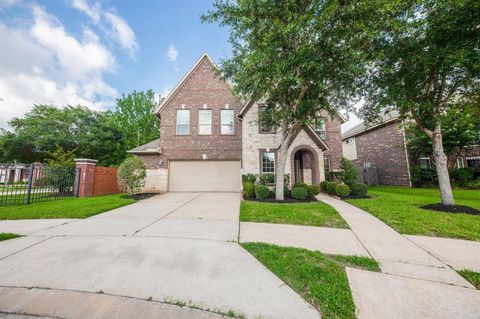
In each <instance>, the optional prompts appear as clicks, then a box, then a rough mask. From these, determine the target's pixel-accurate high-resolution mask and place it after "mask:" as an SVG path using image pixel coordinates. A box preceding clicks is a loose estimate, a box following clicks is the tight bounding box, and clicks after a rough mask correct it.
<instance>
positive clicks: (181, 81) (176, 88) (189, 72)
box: [155, 52, 228, 114]
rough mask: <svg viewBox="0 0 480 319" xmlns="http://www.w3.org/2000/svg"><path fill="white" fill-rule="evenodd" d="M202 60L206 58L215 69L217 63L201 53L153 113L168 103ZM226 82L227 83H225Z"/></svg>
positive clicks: (158, 111) (206, 54) (157, 112)
mask: <svg viewBox="0 0 480 319" xmlns="http://www.w3.org/2000/svg"><path fill="white" fill-rule="evenodd" d="M203 60H207V61H208V62H209V63H210V64H211V65H212V66H213V67H214V68H215V69H217V68H218V67H217V65H216V64H215V62H213V60H212V59H211V58H210V56H209V55H208V53H206V52H205V53H204V54H202V56H201V57H200V58H199V59H198V60H197V62H195V64H194V65H193V66H192V67H191V69H190V70H188V72H187V73H186V74H185V75H184V76H183V78H182V79H181V80H180V81H179V82H178V83H177V85H176V86H175V88H174V89H173V90H172V91H171V92H170V93H169V94H168V95H167V97H166V98H164V99H163V101H162V102H161V103H160V104H159V105H158V107H157V109H156V110H155V114H159V113H160V111H161V110H162V109H163V108H164V107H165V105H167V104H168V102H169V101H170V100H171V99H172V97H174V96H175V94H176V93H177V92H178V90H179V89H180V88H181V87H182V85H183V84H184V83H185V82H187V80H188V79H189V78H190V76H191V75H192V74H193V72H194V71H195V70H196V69H197V68H198V66H199V65H200V64H201V63H202V61H203ZM227 84H228V83H227Z"/></svg>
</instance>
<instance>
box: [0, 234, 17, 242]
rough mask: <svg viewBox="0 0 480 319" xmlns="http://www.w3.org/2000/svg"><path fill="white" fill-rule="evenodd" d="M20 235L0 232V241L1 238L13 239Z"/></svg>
mask: <svg viewBox="0 0 480 319" xmlns="http://www.w3.org/2000/svg"><path fill="white" fill-rule="evenodd" d="M17 237H20V235H17V234H12V233H0V241H2V240H8V239H14V238H17Z"/></svg>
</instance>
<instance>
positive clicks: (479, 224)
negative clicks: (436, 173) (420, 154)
mask: <svg viewBox="0 0 480 319" xmlns="http://www.w3.org/2000/svg"><path fill="white" fill-rule="evenodd" d="M369 194H370V195H371V196H372V198H369V199H348V200H347V202H349V203H350V204H352V205H355V206H357V207H359V208H361V209H363V210H365V211H367V212H369V213H370V214H372V215H374V216H376V217H378V218H379V219H381V220H382V221H383V222H385V223H386V224H388V225H389V226H391V227H393V228H394V229H396V230H397V231H398V232H400V233H402V234H409V235H424V236H435V237H449V238H459V239H467V240H478V241H480V216H478V215H477V216H475V215H467V214H452V213H446V212H437V211H432V210H426V209H422V208H420V207H421V206H424V205H427V204H435V203H439V202H440V194H439V191H438V189H433V188H408V187H401V186H372V187H370V188H369ZM453 194H454V196H455V200H456V203H457V205H465V206H470V207H473V208H476V209H480V192H479V191H476V190H459V189H457V190H454V191H453Z"/></svg>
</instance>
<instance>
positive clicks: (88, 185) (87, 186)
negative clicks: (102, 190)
mask: <svg viewBox="0 0 480 319" xmlns="http://www.w3.org/2000/svg"><path fill="white" fill-rule="evenodd" d="M97 162H98V161H96V160H93V159H88V158H78V159H76V160H75V167H76V168H79V169H80V181H79V183H78V197H90V196H92V195H93V181H94V180H95V165H96V164H97Z"/></svg>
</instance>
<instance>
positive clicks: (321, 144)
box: [292, 125, 329, 151]
mask: <svg viewBox="0 0 480 319" xmlns="http://www.w3.org/2000/svg"><path fill="white" fill-rule="evenodd" d="M302 130H304V131H305V133H307V135H308V136H309V137H310V138H311V139H312V141H313V142H314V143H315V144H316V145H317V146H318V148H320V149H321V150H322V151H327V150H328V149H329V147H328V145H327V144H326V143H325V141H324V140H322V139H321V138H320V136H318V134H317V132H315V131H314V130H313V128H312V127H311V126H310V125H304V126H303V127H302V129H301V130H298V133H297V134H296V135H295V136H294V137H293V138H292V143H293V141H295V139H296V138H297V136H298V134H300V132H301V131H302Z"/></svg>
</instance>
